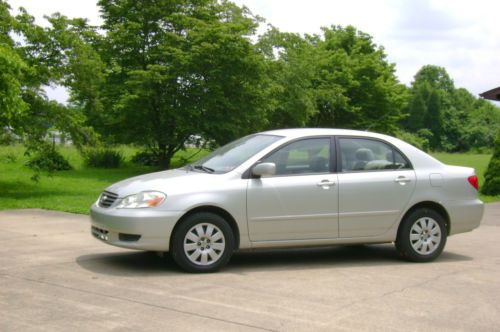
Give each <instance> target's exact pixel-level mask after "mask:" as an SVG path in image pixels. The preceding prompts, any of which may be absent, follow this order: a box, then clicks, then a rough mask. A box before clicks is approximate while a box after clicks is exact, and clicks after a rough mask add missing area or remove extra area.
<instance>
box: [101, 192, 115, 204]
mask: <svg viewBox="0 0 500 332" xmlns="http://www.w3.org/2000/svg"><path fill="white" fill-rule="evenodd" d="M117 198H118V195H117V194H115V193H112V192H109V191H105V192H103V193H102V194H101V197H99V206H100V207H103V208H109V207H110V206H111V205H113V203H114V202H115V201H116V199H117Z"/></svg>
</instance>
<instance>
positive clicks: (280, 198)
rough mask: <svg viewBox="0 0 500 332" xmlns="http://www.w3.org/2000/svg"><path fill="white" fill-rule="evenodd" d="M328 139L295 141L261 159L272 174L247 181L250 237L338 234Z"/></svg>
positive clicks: (267, 238) (275, 238) (272, 238)
mask: <svg viewBox="0 0 500 332" xmlns="http://www.w3.org/2000/svg"><path fill="white" fill-rule="evenodd" d="M332 142H333V140H332V139H331V138H330V137H318V138H306V139H300V140H297V141H294V142H292V143H288V144H286V145H285V146H282V147H280V148H279V149H277V150H276V151H274V152H273V153H271V154H270V155H269V156H267V157H266V158H263V159H262V162H272V163H275V165H276V173H275V174H274V175H273V176H269V177H262V178H258V179H257V178H252V179H250V180H249V182H248V187H247V220H248V228H249V236H250V239H251V241H280V240H299V239H324V238H336V237H338V186H337V175H336V174H334V173H333V172H332V170H333V162H332V161H333V160H334V158H332V156H334V154H333V153H332V151H333V150H334V149H333V146H334V144H332Z"/></svg>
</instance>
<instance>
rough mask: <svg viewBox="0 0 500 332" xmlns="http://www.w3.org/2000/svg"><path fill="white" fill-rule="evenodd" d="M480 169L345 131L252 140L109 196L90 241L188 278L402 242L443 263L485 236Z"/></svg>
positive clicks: (415, 257)
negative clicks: (460, 237) (245, 256)
mask: <svg viewBox="0 0 500 332" xmlns="http://www.w3.org/2000/svg"><path fill="white" fill-rule="evenodd" d="M477 189H478V181H477V176H476V175H475V173H474V169H472V168H466V167H458V166H449V165H444V164H442V163H441V162H439V161H437V160H436V159H434V158H433V157H431V156H429V155H428V154H426V153H424V152H422V151H421V150H419V149H417V148H415V147H413V146H412V145H410V144H407V143H405V142H403V141H401V140H399V139H397V138H394V137H390V136H386V135H381V134H375V133H369V132H362V131H354V130H341V129H284V130H273V131H267V132H263V133H258V134H254V135H250V136H246V137H243V138H241V139H239V140H236V141H234V142H232V143H229V144H228V145H226V146H223V147H221V148H219V149H218V150H216V151H214V152H213V153H211V154H209V155H208V156H206V157H204V158H203V159H201V160H199V161H197V162H195V163H193V164H191V165H188V166H186V167H183V168H179V169H174V170H169V171H164V172H158V173H151V174H146V175H142V176H138V177H134V178H131V179H127V180H124V181H121V182H118V183H116V184H113V185H111V186H110V187H108V188H107V189H106V190H105V191H104V192H103V193H102V194H101V196H100V197H99V199H98V200H97V202H96V203H95V204H94V205H92V208H91V220H92V221H91V222H92V225H91V232H92V234H93V235H94V237H96V238H97V239H99V240H101V241H103V242H105V243H108V244H111V245H115V246H119V247H124V248H131V249H140V250H151V251H158V252H170V254H171V255H172V257H173V259H174V260H175V261H176V262H177V264H178V265H179V266H180V267H181V268H183V269H184V270H186V271H190V272H211V271H215V270H217V269H219V268H221V267H222V266H224V265H225V264H226V263H227V262H228V261H229V259H230V257H231V255H232V254H233V252H235V251H236V250H248V249H254V248H283V247H306V246H326V245H336V244H364V243H387V242H394V243H395V245H396V248H397V250H398V251H399V253H400V254H401V256H402V257H404V258H406V259H408V260H411V261H416V262H427V261H431V260H433V259H435V258H436V257H438V256H439V255H440V254H441V252H442V251H443V248H444V246H445V243H446V239H447V236H449V235H453V234H457V233H463V232H468V231H471V230H473V229H474V228H476V227H478V226H479V223H480V221H481V218H482V215H483V203H482V202H481V201H480V200H479V199H478V193H477Z"/></svg>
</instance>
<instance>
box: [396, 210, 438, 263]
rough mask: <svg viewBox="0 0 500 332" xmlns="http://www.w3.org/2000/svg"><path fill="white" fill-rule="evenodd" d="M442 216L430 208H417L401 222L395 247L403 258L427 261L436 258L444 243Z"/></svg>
mask: <svg viewBox="0 0 500 332" xmlns="http://www.w3.org/2000/svg"><path fill="white" fill-rule="evenodd" d="M446 237H447V230H446V223H445V220H444V218H443V217H442V216H441V215H440V214H439V213H437V212H436V211H434V210H431V209H426V208H423V209H417V210H415V211H413V212H412V213H411V214H410V215H408V216H407V217H406V218H405V219H404V220H403V222H402V224H401V226H400V229H399V231H398V236H397V239H396V248H397V250H398V251H399V253H400V254H401V256H403V257H404V258H405V259H407V260H410V261H413V262H429V261H432V260H434V259H436V258H437V257H438V256H439V255H440V254H441V252H442V251H443V249H444V246H445V244H446Z"/></svg>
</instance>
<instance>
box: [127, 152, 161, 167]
mask: <svg viewBox="0 0 500 332" xmlns="http://www.w3.org/2000/svg"><path fill="white" fill-rule="evenodd" d="M131 160H132V162H133V163H134V164H138V165H143V166H158V165H159V164H160V159H159V158H158V155H157V154H156V153H154V152H151V151H139V152H137V153H136V154H135V155H134V156H133V157H132V159H131Z"/></svg>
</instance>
